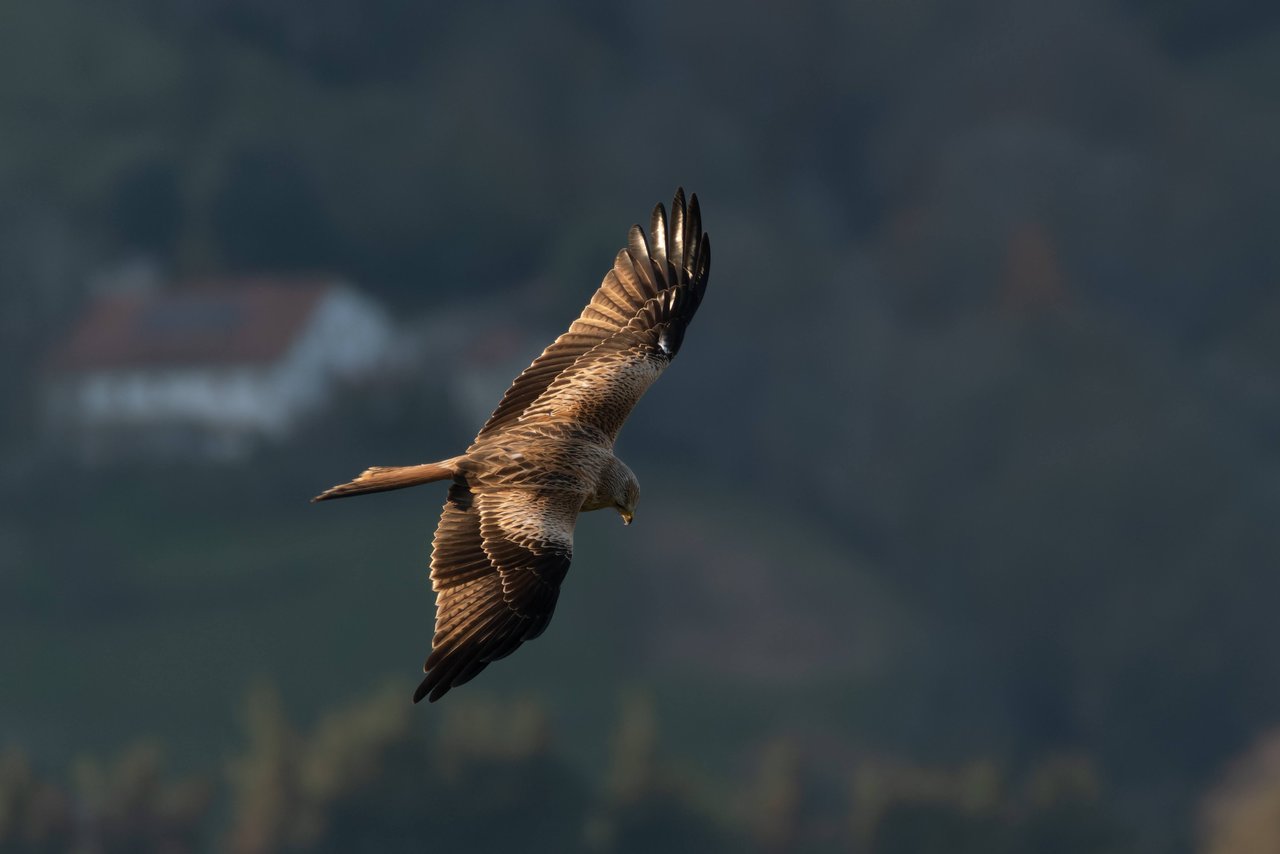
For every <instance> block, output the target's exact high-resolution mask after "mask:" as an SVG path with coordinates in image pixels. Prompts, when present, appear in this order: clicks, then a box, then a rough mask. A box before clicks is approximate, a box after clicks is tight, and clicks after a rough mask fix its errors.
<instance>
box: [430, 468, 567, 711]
mask: <svg viewBox="0 0 1280 854" xmlns="http://www.w3.org/2000/svg"><path fill="white" fill-rule="evenodd" d="M581 505H582V497H581V496H580V495H575V494H574V493H570V492H560V491H556V490H531V489H480V490H478V491H477V492H474V493H473V492H472V491H471V490H470V489H469V488H468V487H467V485H466V484H465V483H464V482H462V481H455V482H454V484H453V486H452V487H451V488H450V489H449V499H448V501H447V502H446V503H445V506H444V513H443V514H442V515H441V517H440V526H439V527H438V528H437V529H436V537H435V543H434V544H433V546H432V550H431V581H432V587H434V588H435V590H436V631H435V637H434V638H433V640H432V642H431V655H430V656H429V657H428V658H427V662H426V664H425V665H424V667H423V670H424V671H425V672H426V674H427V675H426V678H425V679H423V680H422V684H420V685H419V686H418V690H417V691H415V692H414V695H413V700H414V702H415V703H416V702H417V701H419V700H421V699H422V698H423V697H427V698H428V699H429V700H430V701H431V702H435V701H436V700H438V699H440V698H441V697H443V696H444V695H445V694H446V693H447V692H448V691H449V689H450V688H453V687H455V686H457V685H461V684H462V683H464V682H467V681H469V680H470V679H472V678H473V677H474V676H475V675H476V674H477V673H479V672H480V671H481V670H484V669H485V667H487V666H488V665H489V663H490V662H491V661H496V660H497V659H499V658H502V657H504V656H507V655H510V654H511V653H512V652H514V651H515V650H516V648H517V647H519V646H520V644H522V643H524V642H525V641H527V640H532V639H533V638H536V637H537V636H538V635H540V634H542V632H543V631H544V630H545V629H546V627H547V624H548V623H549V622H550V621H551V615H552V613H553V612H554V611H555V607H556V600H557V599H558V598H559V596H560V583H561V582H562V581H563V580H564V577H565V574H566V573H567V572H568V571H569V561H570V560H571V558H572V557H573V526H574V523H575V522H576V521H577V516H578V510H579V508H580V507H581Z"/></svg>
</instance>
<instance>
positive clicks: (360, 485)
mask: <svg viewBox="0 0 1280 854" xmlns="http://www.w3.org/2000/svg"><path fill="white" fill-rule="evenodd" d="M461 459H462V457H452V458H450V459H447V460H441V461H440V462H438V463H423V464H422V465H418V466H374V467H373V468H367V469H365V470H364V472H363V473H362V474H361V475H360V476H359V477H358V478H356V479H355V480H352V481H348V482H347V483H340V484H338V485H337V486H331V487H329V488H328V489H326V490H325V491H324V492H322V493H320V494H319V495H317V496H316V497H315V498H313V499H311V500H312V501H328V500H329V499H330V498H346V497H347V496H349V495H365V494H366V493H369V492H387V491H389V490H392V489H404V488H405V487H406V486H417V485H418V484H420V483H431V482H432V481H434V480H448V479H449V478H451V477H453V475H454V473H455V472H456V471H457V464H458V462H459V461H461Z"/></svg>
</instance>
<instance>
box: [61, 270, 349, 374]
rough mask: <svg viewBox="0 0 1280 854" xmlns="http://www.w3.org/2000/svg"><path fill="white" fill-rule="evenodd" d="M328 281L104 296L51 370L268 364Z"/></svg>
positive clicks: (241, 282) (225, 284) (196, 286)
mask: <svg viewBox="0 0 1280 854" xmlns="http://www.w3.org/2000/svg"><path fill="white" fill-rule="evenodd" d="M332 285H333V283H332V282H329V281H317V280H305V281H295V280H281V279H235V280H229V281H228V280H224V281H209V282H196V283H191V284H189V285H184V286H182V287H179V288H175V289H173V290H167V291H155V292H141V293H139V292H134V293H113V294H103V295H101V296H99V297H97V298H95V299H94V300H93V301H92V302H91V303H90V304H89V306H88V307H87V308H86V310H85V312H84V314H83V315H82V316H81V318H80V320H79V322H78V323H77V324H76V326H75V328H74V329H73V331H72V333H71V335H70V336H69V337H68V338H66V339H65V340H64V341H63V342H62V344H61V345H60V346H59V347H57V348H56V349H55V351H54V353H53V356H52V360H51V363H50V367H51V368H52V369H53V370H55V371H84V370H92V369H96V368H123V367H183V366H192V365H230V364H236V365H245V364H268V363H270V362H273V361H275V360H276V359H278V358H280V357H281V356H282V355H284V353H285V352H286V351H287V350H288V349H289V347H290V346H291V345H292V344H293V342H294V340H295V339H296V338H297V336H298V334H299V333H300V332H301V330H302V329H303V327H304V326H305V325H306V322H307V319H308V318H309V317H310V316H311V312H312V311H313V310H314V309H315V306H316V304H317V303H318V302H319V301H320V298H321V297H322V296H324V294H325V292H326V291H328V290H329V288H330V287H332Z"/></svg>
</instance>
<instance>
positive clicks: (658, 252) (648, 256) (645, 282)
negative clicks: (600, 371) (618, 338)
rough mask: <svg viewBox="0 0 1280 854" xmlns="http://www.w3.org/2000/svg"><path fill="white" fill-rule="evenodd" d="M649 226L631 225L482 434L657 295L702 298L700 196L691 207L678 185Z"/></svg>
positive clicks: (705, 248)
mask: <svg viewBox="0 0 1280 854" xmlns="http://www.w3.org/2000/svg"><path fill="white" fill-rule="evenodd" d="M649 231H650V235H649V240H648V242H646V240H645V236H644V232H643V231H642V230H641V228H640V226H638V225H633V226H632V227H631V231H630V232H629V233H628V236H627V245H626V247H625V248H623V249H622V250H621V251H620V252H618V256H617V257H616V258H615V259H614V261H613V269H612V270H610V271H609V272H608V273H607V274H606V275H605V277H604V281H603V282H602V283H601V284H600V288H599V289H598V290H597V291H596V293H595V295H594V296H593V297H592V298H591V302H589V303H588V304H587V307H586V308H584V309H583V310H582V314H581V315H580V316H579V317H578V319H577V320H575V321H574V322H573V324H572V325H571V326H570V327H569V331H567V332H565V333H564V334H563V335H561V336H560V337H559V338H557V339H556V340H555V342H554V343H553V344H552V345H551V346H550V347H548V348H547V349H546V350H544V351H543V352H542V355H541V356H539V357H538V358H537V359H535V360H534V361H533V364H531V365H530V366H529V367H528V368H526V369H525V370H524V372H523V373H522V374H520V376H518V377H516V379H515V382H513V383H512V384H511V387H510V388H509V389H507V392H506V394H504V395H503V396H502V400H501V401H500V402H499V403H498V408H497V409H495V410H494V412H493V415H491V416H490V417H489V420H488V421H487V422H486V423H485V425H484V427H482V428H481V429H480V433H479V435H478V436H477V438H479V437H480V436H484V435H485V434H487V433H493V432H496V431H498V430H501V429H502V428H504V427H506V426H508V425H510V424H511V423H513V422H515V421H516V420H517V419H519V418H520V416H521V415H522V414H524V413H525V412H526V411H527V410H528V409H529V408H530V406H531V404H533V403H534V401H536V400H537V399H538V398H539V397H541V396H542V394H543V393H544V392H545V391H546V390H547V389H548V388H549V387H550V386H551V384H552V383H553V382H555V380H556V378H557V377H559V376H560V375H561V374H562V373H564V372H565V371H566V370H567V369H568V368H570V367H572V366H573V365H574V363H576V362H577V361H578V360H579V359H581V358H582V357H583V356H584V355H585V354H587V353H589V352H590V351H592V350H594V349H595V348H596V347H598V346H600V345H601V344H603V343H604V342H606V341H608V340H609V339H611V338H613V337H614V336H615V335H617V334H618V333H619V332H621V331H622V330H624V329H626V328H627V326H628V325H629V324H631V322H632V321H633V320H635V318H636V317H637V316H638V315H640V314H641V312H643V311H644V310H645V308H646V306H647V305H649V303H650V302H652V301H653V300H655V299H660V298H662V297H663V295H664V294H668V293H669V292H671V291H673V290H676V289H689V290H696V292H697V300H701V298H702V289H703V288H705V286H706V271H707V266H708V263H709V261H710V246H709V244H708V241H707V239H706V236H705V235H704V234H703V233H702V214H701V212H700V211H699V209H698V197H697V196H696V195H694V196H692V197H691V198H690V200H689V203H688V205H687V206H686V204H685V198H684V189H683V188H681V189H678V190H676V196H675V199H674V200H673V201H672V202H671V219H670V220H669V221H668V219H667V214H666V211H665V210H664V209H663V207H662V205H658V206H657V207H655V208H654V210H653V216H652V217H651V218H650V227H649ZM695 303H696V300H695ZM694 307H695V308H696V304H695V306H694ZM690 315H692V312H690Z"/></svg>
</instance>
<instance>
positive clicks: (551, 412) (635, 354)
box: [521, 235, 711, 439]
mask: <svg viewBox="0 0 1280 854" xmlns="http://www.w3.org/2000/svg"><path fill="white" fill-rule="evenodd" d="M694 262H695V264H694V267H693V269H692V272H691V273H690V275H689V276H688V277H687V278H686V279H682V280H681V281H679V282H677V283H676V284H674V285H672V286H671V287H668V288H665V289H664V290H662V291H661V292H660V293H659V294H658V295H657V296H656V297H653V298H652V299H650V300H648V301H647V302H646V303H645V304H644V305H643V306H642V307H641V309H640V310H639V311H638V312H637V313H636V315H635V317H633V318H632V319H631V320H630V321H629V322H628V323H627V325H626V326H624V327H623V328H622V329H620V330H618V332H616V333H614V334H613V335H611V336H610V337H609V338H607V339H606V340H604V341H602V342H601V343H599V344H597V345H596V346H595V347H593V348H592V349H591V350H589V351H587V352H586V353H584V354H583V355H582V356H580V357H578V359H577V360H576V361H575V362H574V363H573V364H572V365H570V366H569V367H568V368H566V369H565V370H564V371H562V372H561V373H560V375H559V376H557V377H556V378H555V379H554V380H552V382H551V384H550V385H549V386H547V389H546V391H544V392H543V393H542V395H541V396H540V397H539V398H538V399H537V400H536V401H534V402H533V404H532V405H531V406H529V408H528V409H526V410H525V412H524V413H523V414H522V415H521V419H535V418H547V419H552V420H558V419H565V420H572V421H576V422H578V423H581V424H591V425H594V426H596V427H598V428H599V429H600V430H602V431H603V432H604V433H605V434H606V435H608V436H609V437H610V438H611V439H615V438H617V435H618V431H619V430H620V429H622V425H623V423H624V422H625V421H626V420H627V416H628V415H630V414H631V410H632V409H633V408H634V407H635V405H636V402H637V401H639V400H640V397H641V396H642V395H643V394H644V393H645V391H647V390H648V388H649V386H651V385H653V383H654V382H655V381H656V380H657V379H658V377H659V376H661V374H662V372H663V371H664V370H666V367H667V365H669V364H670V363H671V360H672V359H674V358H675V356H676V353H678V352H679V351H680V344H681V343H682V342H683V341H684V333H685V329H686V328H687V327H688V325H689V322H690V321H691V320H692V319H693V315H694V313H695V312H696V311H697V310H698V306H699V305H700V304H701V303H702V295H703V293H704V291H705V290H706V287H707V272H708V270H709V268H710V265H711V245H710V242H709V241H708V240H707V237H706V235H703V237H702V242H701V243H700V244H699V249H698V252H697V253H695V257H694Z"/></svg>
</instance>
